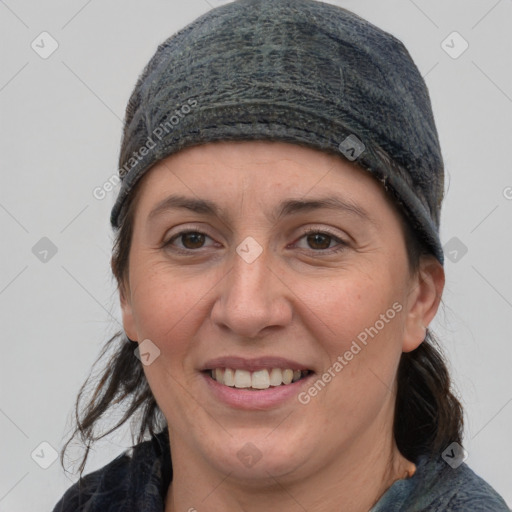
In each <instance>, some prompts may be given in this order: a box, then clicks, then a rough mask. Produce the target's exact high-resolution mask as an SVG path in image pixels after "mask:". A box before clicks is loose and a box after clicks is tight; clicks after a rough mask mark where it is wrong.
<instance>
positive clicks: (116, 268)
mask: <svg viewBox="0 0 512 512" xmlns="http://www.w3.org/2000/svg"><path fill="white" fill-rule="evenodd" d="M289 1H290V0H279V1H272V2H271V1H261V2H253V1H251V0H240V1H238V2H234V3H233V4H228V5H227V6H224V7H222V8H219V9H215V10H213V11H211V12H210V13H208V14H207V15H205V16H204V17H202V18H200V19H199V20H197V21H196V22H194V24H192V25H191V26H190V27H188V28H187V29H186V30H183V31H181V32H180V33H179V34H177V35H176V36H174V37H173V38H170V39H169V40H168V41H166V42H165V43H164V44H162V45H161V46H160V47H159V49H158V51H157V54H156V55H155V57H154V58H153V59H152V60H151V61H150V63H149V64H148V66H147V67H146V69H145V70H144V72H143V74H142V75H141V77H140V78H139V81H138V83H137V85H136V88H135V90H134V92H133V94H132V97H131V99H130V102H129V105H128V108H127V115H126V124H125V130H124V137H123V143H122V148H121V155H120V165H119V167H120V175H121V177H122V178H123V186H122V188H121V191H120V193H119V196H118V198H117V201H116V204H115V206H114V209H113V211H112V216H111V221H112V225H113V226H114V228H115V229H116V242H115V246H114V253H113V258H112V270H113V273H114V275H115V277H116V279H117V284H118V288H119V293H120V301H121V306H122V312H123V327H124V332H122V333H119V336H117V337H114V338H112V340H111V344H113V343H114V341H116V340H118V341H120V344H119V346H118V347H117V349H116V351H115V353H114V355H113V357H112V358H111V359H110V361H109V369H108V370H107V371H106V373H105V375H104V378H103V379H102V381H101V382H100V384H99V385H98V387H97V389H96V392H95V395H94V398H93V399H92V400H91V402H90V403H89V404H88V406H87V409H86V411H85V415H84V417H83V418H82V420H80V419H78V418H77V419H78V425H79V426H78V429H77V430H79V431H80V432H81V433H82V436H83V437H84V438H85V439H87V440H89V441H92V440H94V438H95V435H94V433H93V428H94V426H95V423H96V420H97V419H98V418H99V417H100V416H102V415H103V414H104V413H105V412H106V411H107V410H108V408H109V406H110V403H111V402H112V401H114V402H116V403H117V402H121V401H124V400H126V401H127V402H128V403H129V406H128V408H127V409H126V413H125V415H124V416H123V418H122V419H121V421H120V422H119V423H118V424H117V425H116V426H115V427H114V428H112V429H110V430H109V432H111V431H112V430H115V428H118V427H119V426H120V425H122V424H123V423H124V422H125V421H126V420H127V419H129V418H131V417H132V416H134V414H135V413H136V412H138V411H140V412H141V413H142V417H140V418H139V421H138V424H137V426H138V429H139V439H142V438H143V436H144V435H145V434H146V433H147V432H149V433H154V432H155V431H157V430H160V429H162V428H168V430H169V433H170V440H171V447H173V448H174V453H176V452H177V451H178V453H179V450H180V449H186V450H188V453H189V454H190V455H191V456H194V457H196V458H197V460H202V461H204V462H205V463H206V464H208V465H209V466H210V467H211V468H212V469H217V470H220V471H224V472H227V471H229V469H228V468H234V467H236V468H237V471H239V473H240V476H241V477H243V476H244V475H245V476H247V475H248V474H249V473H250V475H251V478H252V477H254V475H255V472H254V470H255V468H251V471H250V472H248V468H247V467H244V466H243V465H240V464H239V463H238V464H237V461H238V460H239V458H240V450H243V447H244V446H247V445H248V443H252V444H253V445H254V446H256V449H257V450H258V451H259V453H260V454H261V456H262V461H263V463H262V464H261V465H259V468H257V471H262V472H263V473H264V472H265V471H269V472H270V473H272V474H282V475H284V474H294V475H298V476H300V475H303V476H306V475H307V474H310V473H311V472H314V471H315V468H318V467H320V466H321V465H322V464H323V465H325V464H326V463H335V460H339V458H340V456H341V455H345V456H346V457H351V456H356V455H355V454H356V453H357V449H358V447H360V446H362V445H363V444H364V442H365V439H369V438H371V437H372V436H373V435H375V434H376V433H378V434H379V435H380V436H381V437H382V443H383V445H382V449H383V450H385V449H386V448H387V446H384V445H385V444H386V443H394V444H396V446H397V447H398V450H399V451H400V452H401V453H402V455H403V456H404V457H406V458H408V459H409V460H411V461H414V460H416V458H417V457H418V456H419V455H420V454H429V455H432V456H435V455H437V454H438V453H440V452H441V451H442V450H443V449H444V448H445V447H446V446H447V444H449V443H450V442H453V441H458V442H460V438H461V430H462V409H461V407H460V404H459V403H458V401H457V400H456V398H455V397H454V396H453V395H452V393H451V391H450V380H449V376H448V372H447V370H446V366H445V364H444V362H443V358H442V357H441V356H440V353H439V351H438V350H437V349H436V348H435V347H434V343H435V340H434V338H433V336H432V334H431V333H430V332H429V330H428V325H429V324H430V322H431V321H432V319H433V318H434V316H435V314H436V312H437V310H438V307H439V304H440V301H441V295H442V291H443V287H444V271H443V255H442V248H441V245H440V241H439V233H438V228H439V218H440V206H441V201H442V194H443V166H442V158H441V155H440V150H439V145H438V140H437V132H436V130H435V126H434V123H433V116H432V112H431V107H430V102H429V99H428V93H427V91H426V87H425V84H424V82H423V80H422V78H421V75H420V74H419V72H418V70H417V68H416V67H415V66H414V64H413V63H412V60H411V59H410V56H409V55H408V53H407V51H406V50H405V48H404V47H403V45H401V43H400V42H399V41H398V40H396V39H395V38H393V37H392V36H390V35H389V34H386V33H385V32H383V31H381V30H380V29H377V28H376V27H374V26H372V25H370V24H369V23H368V22H366V21H364V20H361V19H360V18H358V17H357V16H355V15H353V14H352V13H349V12H348V11H345V10H343V9H340V8H337V7H334V6H328V5H327V4H320V3H317V2H311V1H307V0H300V1H297V0H294V6H295V7H296V6H297V5H298V4H300V9H290V6H289V5H288V3H289ZM309 10H314V11H315V12H314V13H310V12H308V11H309ZM312 14H313V15H314V16H311V15H312ZM294 16H297V17H298V18H297V19H294ZM306 19H307V20H316V21H315V22H316V23H322V30H319V28H318V27H309V28H308V26H307V23H310V21H307V22H306V21H305V20H306ZM260 22H261V23H260ZM311 23H314V22H311ZM312 33H313V34H315V35H314V36H311V35H310V34H312ZM308 34H309V35H308ZM361 34H364V35H365V37H363V38H361ZM216 37H217V39H216ZM223 45H225V47H224V46H223ZM347 47H348V48H349V49H350V51H345V50H344V49H345V48H347ZM258 49H260V50H258ZM326 52H327V53H326ZM356 54H357V57H358V58H357V59H355V60H353V59H352V58H351V55H356ZM320 55H322V56H323V57H320ZM228 63H231V68H230V69H226V66H227V65H228ZM220 69H222V73H220V72H219V70H220ZM383 70H385V73H383ZM247 83H249V84H252V85H251V87H238V84H247ZM292 83H293V84H294V87H283V86H282V85H283V84H292ZM183 84H186V87H184V85H183ZM205 84H209V85H208V86H205ZM269 84H273V87H274V89H273V90H271V89H269ZM227 92H229V94H227ZM240 105H246V107H245V108H240V107H239V106H240ZM354 140H355V141H356V143H355V145H353V143H354ZM351 144H352V146H351ZM171 195H173V196H181V198H182V199H183V198H186V199H187V200H188V208H184V207H181V208H167V209H163V208H159V209H158V213H154V214H153V213H152V212H153V211H154V210H155V208H157V207H158V205H161V204H162V202H163V201H165V200H166V199H167V198H169V196H171ZM327 196H329V197H331V198H332V197H335V198H337V199H338V200H339V202H338V204H337V205H333V204H331V205H330V206H326V205H323V206H322V205H320V204H319V202H320V201H321V200H322V199H325V198H326V197H327ZM192 201H196V203H195V207H194V208H192V207H191V202H192ZM197 201H203V202H204V203H203V204H202V205H198V203H197ZM307 201H309V202H310V204H308V205H305V204H303V203H304V202H307ZM315 201H316V204H312V203H311V202H315ZM341 203H344V204H345V206H344V207H343V206H342V205H341ZM175 205H176V202H175ZM205 205H210V206H213V208H206V207H205ZM167 206H169V204H167ZM184 244H186V245H184ZM130 340H133V341H134V342H137V343H139V344H140V343H142V342H144V340H149V343H150V344H151V347H156V348H157V352H154V354H157V355H158V357H155V358H154V360H152V362H151V364H148V365H143V364H141V361H139V359H137V358H135V357H134V355H133V351H134V346H133V345H134V344H133V343H132V342H130ZM111 344H109V345H110V346H112V345H111ZM152 350H154V349H153V348H152ZM233 356H236V357H239V358H240V357H241V358H246V359H251V360H253V359H257V358H261V357H263V358H284V359H286V360H288V362H289V363H290V364H291V365H294V366H296V367H299V366H300V368H301V369H303V370H307V372H309V373H307V375H306V373H303V374H298V375H296V376H294V377H296V378H299V377H304V378H301V379H300V380H298V381H297V382H295V383H293V384H291V385H290V389H293V390H294V391H293V392H292V394H294V397H293V399H292V400H289V399H286V400H284V401H283V402H282V403H280V404H279V406H277V405H276V404H273V405H272V404H270V405H269V404H268V403H266V404H265V403H263V402H264V401H263V400H262V401H261V403H257V402H258V399H253V398H250V400H249V402H248V403H252V404H253V405H254V404H255V403H257V405H256V407H254V406H249V407H235V408H233V407H231V406H230V405H229V404H227V403H225V402H223V401H222V400H218V399H217V398H218V396H217V395H215V393H217V392H218V387H215V386H216V384H215V383H214V382H213V380H212V379H211V377H210V376H209V374H208V372H209V371H210V370H214V369H215V368H210V367H209V366H215V364H217V365H219V366H218V367H219V368H221V369H223V368H224V367H227V364H228V363H226V364H224V363H223V362H222V361H220V362H219V358H220V359H222V358H226V357H233ZM152 359H153V357H152ZM215 359H217V363H215V362H212V361H214V360H215ZM267 363H268V361H267ZM275 364H276V365H277V364H279V366H281V367H282V366H284V365H285V363H282V364H281V363H275ZM292 369H296V368H292ZM221 374H222V372H221ZM215 376H216V377H217V378H219V375H218V374H217V373H215ZM212 383H213V387H212ZM216 390H217V391H216ZM82 391H83V389H82ZM247 393H260V392H259V391H252V392H251V391H247ZM261 393H263V392H261ZM81 394H82V393H81ZM216 396H217V398H215V397H216ZM80 398H81V397H80V396H79V400H80ZM251 400H252V402H251ZM276 425H279V427H278V428H276ZM270 433H271V435H270ZM173 443H174V444H173ZM180 447H182V448H180ZM183 447H185V448H183ZM263 473H262V475H263Z"/></svg>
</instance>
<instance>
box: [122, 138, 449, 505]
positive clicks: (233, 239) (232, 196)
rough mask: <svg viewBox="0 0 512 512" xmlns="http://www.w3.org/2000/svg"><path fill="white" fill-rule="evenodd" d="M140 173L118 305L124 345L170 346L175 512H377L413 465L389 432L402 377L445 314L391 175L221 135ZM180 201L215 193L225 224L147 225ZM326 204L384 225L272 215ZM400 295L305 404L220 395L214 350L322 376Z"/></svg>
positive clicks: (187, 214) (164, 392) (152, 371)
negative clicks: (347, 206)
mask: <svg viewBox="0 0 512 512" xmlns="http://www.w3.org/2000/svg"><path fill="white" fill-rule="evenodd" d="M142 180H143V181H142V183H141V190H140V195H139V197H138V203H137V206H136V214H135V226H134V234H133V241H132V246H131V250H130V263H129V275H128V282H127V283H123V284H124V286H121V289H120V291H121V305H122V312H123V323H124V328H125V331H126V334H127V335H128V336H129V338H130V339H132V340H137V341H139V342H141V341H143V340H145V339H149V340H151V342H152V343H154V344H155V345H156V346H157V347H158V348H159V350H160V355H159V357H157V358H156V359H155V360H154V362H152V363H151V364H150V365H148V366H144V371H145V374H146V376H147V379H148V382H149V384H150V387H151V389H152V391H153V394H154V396H155V398H156V400H157V402H158V405H159V406H160V408H161V409H162V411H163V413H164V415H165V417H166V419H167V422H168V429H169V435H170V441H171V454H172V461H173V468H174V477H173V482H172V483H171V486H170V487H169V492H168V495H167V500H166V511H167V512H170V511H178V510H179V511H182V510H183V511H187V510H190V509H192V510H193V509H196V510H197V511H198V512H199V511H202V510H208V511H221V510H222V511H223V512H230V511H235V510H236V511H239V510H245V511H260V510H268V511H274V510H275V511H277V510H279V511H282V510H287V511H303V510H304V509H306V510H308V512H315V511H323V512H325V511H331V510H332V511H334V510H340V509H342V510H344V511H346V512H351V511H353V512H356V511H368V510H369V508H371V506H373V504H375V503H376V502H377V501H378V499H379V498H380V497H381V496H382V494H383V493H384V492H385V491H386V490H387V489H388V488H389V486H390V485H391V484H392V483H393V482H394V481H396V480H397V479H400V478H404V477H406V476H407V474H408V472H409V474H412V473H413V472H414V469H415V466H414V464H413V463H412V462H411V461H408V460H406V459H405V458H404V457H403V456H402V455H401V454H400V453H399V451H398V449H397V447H396V444H395V442H394V438H393V433H392V427H393V412H394V404H395V392H396V387H395V379H396V372H397V367H398V363H399V360H400V355H401V353H402V352H407V351H411V350H414V349H415V348H416V347H418V345H419V344H420V343H421V342H422V341H423V339H424V337H425V326H428V324H429V323H430V321H431V320H432V319H433V317H434V316H435V314H436V311H437V309H438V306H439V303H440V300H441V295H442V291H443V287H444V272H443V268H442V266H441V265H440V263H439V262H438V261H437V260H436V259H435V258H434V257H433V256H432V257H425V258H424V259H423V260H422V263H421V269H420V272H418V274H417V275H415V276H411V275H410V273H409V269H408V264H407V255H406V247H405V242H404V236H403V231H402V228H401V224H400V219H399V216H398V214H397V212H396V210H395V208H394V206H393V204H392V203H391V202H390V199H389V198H388V195H387V193H386V192H385V191H384V189H383V188H382V187H381V185H380V183H378V182H377V181H376V180H375V179H374V178H373V177H372V176H371V175H370V174H369V173H367V172H366V171H364V170H362V169H360V168H359V167H357V166H356V165H355V163H351V162H348V161H346V160H344V159H342V157H338V156H336V155H329V154H327V153H324V152H320V151H317V150H315V149H310V148H305V147H301V146H297V145H292V144H287V143H282V142H269V141H253V142H216V143H209V144H206V145H201V146H195V147H192V148H189V149H186V150H183V151H180V152H179V153H177V154H175V155H172V156H170V157H168V158H167V159H165V160H163V161H161V162H160V163H158V164H157V165H156V166H154V167H153V168H152V169H151V170H150V171H149V172H148V173H147V174H146V175H145V176H144V177H143V179H142ZM171 194H180V195H185V196H187V197H191V198H195V199H197V198H201V199H207V200H211V201H214V202H215V203H217V204H218V206H219V207H220V209H221V212H222V213H221V217H216V216H214V215H210V214H202V213H196V212H192V211H188V210H185V209H180V210H168V211H166V212H165V213H163V214H161V215H159V216H158V217H155V218H154V219H152V220H151V221H149V220H148V216H149V213H150V211H151V210H152V209H153V208H154V206H155V205H156V204H157V203H159V202H160V201H161V200H163V199H164V198H166V197H167V196H169V195H171ZM327 195H336V196H338V197H341V198H342V199H344V200H345V201H351V202H352V203H353V204H356V205H357V206H359V207H360V208H363V209H364V210H366V212H367V213H368V214H369V215H370V216H371V218H372V219H373V221H372V222H370V221H368V220H365V219H361V218H359V217H358V216H356V215H354V214H351V213H347V212H345V211H343V210H340V209H337V210H334V209H314V210H311V211H304V212H299V213H294V214H291V215H287V216H283V217H282V218H279V219H276V218H272V217H271V212H272V211H273V210H274V209H275V208H276V206H277V205H278V204H280V203H281V202H282V201H284V200H287V199H291V198H294V199H301V200H311V199H313V198H318V197H324V196H327ZM309 228H314V229H315V232H320V233H322V232H325V230H329V231H330V232H331V235H324V236H316V237H315V236H314V235H307V234H305V231H306V229H309ZM180 231H196V232H197V231H199V232H203V233H205V234H206V235H207V236H205V237H204V238H201V236H200V235H199V238H198V236H197V235H196V236H195V237H194V236H192V237H190V235H188V236H185V237H183V236H177V237H176V235H177V234H178V233H179V232H180ZM249 236H250V237H252V238H253V239H255V240H256V241H257V242H258V244H259V245H260V246H261V248H262V253H261V254H260V255H259V257H258V258H256V259H255V260H254V261H253V262H252V263H250V264H249V263H247V261H245V260H244V259H243V258H242V257H240V255H239V254H238V253H237V252H236V248H237V246H239V244H241V242H242V241H244V239H246V237H249ZM339 240H342V241H344V242H345V244H346V245H340V242H339ZM165 242H170V244H171V245H168V246H167V247H164V243H165ZM337 248H341V249H342V250H341V251H340V252H336V253H335V252H333V250H334V249H337ZM180 249H181V251H183V253H181V254H180V253H179V252H178V251H179V250H180ZM396 303H398V304H399V305H400V306H402V307H401V308H400V311H399V312H397V313H396V315H394V318H392V319H390V320H389V321H388V322H386V323H385V326H384V327H383V328H381V329H380V330H379V331H378V334H377V335H374V336H373V337H368V343H367V344H366V345H365V346H363V345H361V344H360V345H361V350H360V351H359V352H358V353H357V355H354V357H353V358H352V360H350V361H349V362H348V363H347V364H346V365H345V366H344V367H343V369H342V370H341V371H338V372H335V377H333V378H332V379H331V381H330V382H329V383H328V384H327V385H326V386H325V388H323V389H322V390H321V391H320V392H318V394H317V395H316V396H314V397H312V398H311V400H310V401H309V403H307V404H306V405H304V404H302V403H300V402H299V401H298V400H297V399H296V398H293V399H290V400H288V401H286V403H284V404H282V405H280V406H278V407H275V408H271V409H266V410H240V409H238V408H234V407H231V406H229V405H226V404H224V403H222V402H220V401H219V400H218V399H217V398H215V397H214V396H213V394H212V393H211V391H210V390H209V387H208V386H207V385H206V383H205V382H206V381H205V378H204V375H203V374H202V373H201V372H200V371H199V370H200V368H201V366H202V365H203V364H204V363H205V362H206V361H207V360H208V359H211V358H214V357H220V356H226V355H236V356H242V357H247V358H252V357H259V356H278V357H284V358H289V359H293V360H295V361H299V362H301V363H304V364H307V366H308V367H309V368H311V369H313V370H314V371H315V373H316V374H317V375H316V376H319V375H321V374H322V373H323V372H324V371H325V370H327V369H328V368H332V366H333V363H334V362H335V361H336V360H337V358H338V356H343V354H344V353H345V352H346V351H347V350H348V349H349V348H350V347H351V344H352V342H353V341H354V340H356V339H357V336H358V334H360V333H361V332H363V331H364V330H365V328H369V327H370V326H375V325H376V321H377V320H378V319H379V318H382V317H381V316H380V315H383V314H386V311H388V310H389V309H390V308H392V305H393V304H396ZM309 386H310V385H309ZM309 386H308V387H309ZM304 389H305V390H307V389H308V388H307V387H305V388H304ZM304 389H303V390H304ZM247 443H252V444H253V445H254V446H255V447H256V448H257V450H258V451H259V453H260V455H261V458H260V460H259V461H258V462H257V463H256V464H254V465H252V466H251V467H248V466H246V465H244V464H242V463H241V461H240V459H239V458H238V456H237V454H238V452H239V451H240V450H241V449H242V448H243V447H244V446H245V445H246V444H247Z"/></svg>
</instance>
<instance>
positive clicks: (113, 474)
mask: <svg viewBox="0 0 512 512" xmlns="http://www.w3.org/2000/svg"><path fill="white" fill-rule="evenodd" d="M167 439H168V438H167V435H166V432H161V433H160V434H157V435H156V436H155V437H153V438H152V439H151V440H149V441H144V442H142V443H139V444H137V445H136V446H134V447H132V448H130V449H128V450H126V451H125V452H123V453H122V454H121V455H119V456H118V457H116V458H115V459H114V460H112V461H111V462H109V463H108V464H107V465H105V466H103V467H102V468H100V469H98V470H96V471H94V472H92V473H89V474H87V475H85V476H84V477H82V478H81V479H80V480H78V481H77V482H76V483H75V484H73V485H72V486H71V487H70V488H69V489H68V490H67V491H66V492H65V494H64V495H63V496H62V498H61V499H60V501H59V502H58V503H57V505H56V506H55V508H54V509H53V512H82V511H84V512H85V511H87V512H100V511H101V512H108V511H109V510H118V509H119V506H120V505H123V506H124V507H126V506H128V508H127V510H131V509H134V510H136V509H137V507H138V506H140V505H142V504H144V507H146V508H144V510H148V511H149V510H155V511H156V510H159V508H158V507H160V505H161V504H162V503H163V500H164V496H165V492H166V490H167V487H168V485H169V482H170V479H171V474H172V470H171V467H170V452H169V448H168V444H166V441H167ZM166 448H167V449H166ZM130 506H132V508H130ZM133 507H135V508H133Z"/></svg>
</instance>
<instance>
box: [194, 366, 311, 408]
mask: <svg viewBox="0 0 512 512" xmlns="http://www.w3.org/2000/svg"><path fill="white" fill-rule="evenodd" d="M313 376H314V374H309V375H307V376H306V377H303V378H302V379H300V380H298V381H296V382H292V383H291V384H282V385H281V386H276V387H270V388H268V389H262V390H258V391H251V390H248V389H244V388H231V387H229V386H225V385H224V384H221V383H220V382H217V381H216V380H215V379H212V377H210V375H208V374H207V373H204V372H203V377H204V379H205V382H206V384H207V386H208V387H209V389H210V391H211V392H212V393H213V395H214V396H215V397H216V398H217V399H218V400H220V401H221V402H224V403H225V404H227V405H229V406H231V407H235V408H237V409H247V410H254V409H259V410H261V409H271V408H272V407H277V406H279V405H282V404H284V403H286V402H287V401H290V400H293V399H296V400H298V399H297V396H298V394H299V393H300V389H301V388H302V387H303V386H304V385H305V384H307V381H309V379H311V378H312V377H313Z"/></svg>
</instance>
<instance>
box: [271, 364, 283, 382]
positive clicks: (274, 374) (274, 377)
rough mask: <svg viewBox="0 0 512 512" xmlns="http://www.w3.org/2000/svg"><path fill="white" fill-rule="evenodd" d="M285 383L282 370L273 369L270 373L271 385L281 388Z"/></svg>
mask: <svg viewBox="0 0 512 512" xmlns="http://www.w3.org/2000/svg"><path fill="white" fill-rule="evenodd" d="M282 383H283V372H282V371H281V369H280V368H272V370H271V371H270V385H271V386H280V385H281V384H282Z"/></svg>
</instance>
